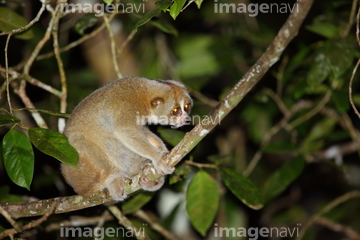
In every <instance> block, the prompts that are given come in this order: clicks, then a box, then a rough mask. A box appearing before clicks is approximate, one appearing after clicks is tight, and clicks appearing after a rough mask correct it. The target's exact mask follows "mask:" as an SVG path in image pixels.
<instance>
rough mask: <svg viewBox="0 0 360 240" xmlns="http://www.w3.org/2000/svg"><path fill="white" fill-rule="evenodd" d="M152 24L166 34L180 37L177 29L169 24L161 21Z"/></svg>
mask: <svg viewBox="0 0 360 240" xmlns="http://www.w3.org/2000/svg"><path fill="white" fill-rule="evenodd" d="M151 24H152V25H154V26H155V27H157V28H158V29H160V30H161V31H163V32H165V33H169V34H172V35H174V36H177V35H178V31H177V29H176V28H175V27H174V26H173V25H171V24H170V23H169V22H166V21H164V20H160V21H151Z"/></svg>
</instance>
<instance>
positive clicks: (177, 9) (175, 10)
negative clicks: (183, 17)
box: [170, 0, 186, 20]
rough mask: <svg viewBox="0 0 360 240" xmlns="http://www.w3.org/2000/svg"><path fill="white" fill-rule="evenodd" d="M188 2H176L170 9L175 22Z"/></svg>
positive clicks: (184, 0)
mask: <svg viewBox="0 0 360 240" xmlns="http://www.w3.org/2000/svg"><path fill="white" fill-rule="evenodd" d="M185 2H186V0H174V3H173V5H171V7H170V16H171V17H172V18H173V19H174V20H175V19H176V17H177V16H178V15H179V14H180V12H181V10H182V8H183V7H184V5H185Z"/></svg>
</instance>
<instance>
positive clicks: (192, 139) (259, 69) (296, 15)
mask: <svg viewBox="0 0 360 240" xmlns="http://www.w3.org/2000/svg"><path fill="white" fill-rule="evenodd" d="M312 3H313V0H298V1H297V2H296V5H295V7H294V11H293V12H292V13H291V14H290V16H289V17H288V19H287V21H286V22H285V24H284V25H283V26H282V28H281V29H280V30H279V32H278V34H277V36H276V37H275V39H274V40H273V41H272V43H271V44H270V45H269V47H268V48H267V49H266V51H265V52H264V54H263V55H262V56H261V57H260V59H259V60H258V61H257V62H256V63H255V64H254V65H253V66H252V67H251V68H250V69H249V70H248V72H247V73H246V74H245V75H244V76H243V77H242V78H241V79H240V81H239V82H238V83H237V84H236V85H235V86H234V87H233V89H232V90H231V91H230V92H229V93H228V94H227V96H226V97H225V98H224V99H223V100H222V101H220V103H219V104H218V105H217V106H216V107H215V108H214V109H213V110H212V111H211V112H210V113H209V115H208V119H211V121H206V119H205V120H204V121H202V122H201V123H200V124H198V125H197V126H195V127H194V128H193V129H192V130H191V131H190V132H188V133H187V134H186V135H185V137H184V139H183V140H182V141H181V142H180V143H179V144H178V145H177V146H176V147H174V148H173V149H172V150H171V152H170V153H169V155H168V157H167V161H168V163H169V165H171V166H175V165H176V164H178V163H179V162H180V160H181V159H182V158H183V157H184V156H185V155H186V154H188V153H189V152H190V151H191V150H192V149H193V148H194V147H195V146H196V145H197V144H198V143H199V142H200V141H201V140H202V139H203V138H204V137H205V136H206V135H207V134H208V133H209V132H210V131H211V130H212V129H213V128H215V126H216V125H217V124H219V123H220V122H221V121H222V120H223V119H224V118H225V116H226V115H227V114H228V113H229V112H230V111H231V110H232V109H233V108H234V107H236V106H237V105H238V104H239V102H240V101H241V100H242V99H243V98H244V97H245V96H246V94H247V93H248V92H249V91H250V90H251V89H252V88H253V87H254V86H255V85H256V84H257V83H258V82H259V81H260V79H261V78H262V77H263V76H264V75H265V73H266V72H267V71H268V70H269V69H270V67H271V66H272V65H274V64H275V63H276V62H277V61H278V60H279V59H280V56H281V54H282V53H283V52H284V50H285V49H286V47H287V46H288V45H289V43H290V42H291V40H292V39H294V38H295V37H296V36H297V34H298V32H299V29H300V27H301V25H302V23H303V21H304V19H305V17H306V15H307V14H308V12H309V10H310V8H311V5H312ZM143 175H147V177H148V178H150V176H151V175H153V176H152V177H153V178H156V177H157V176H156V175H154V173H153V172H152V171H151V169H150V168H147V171H146V172H141V173H140V174H139V175H138V176H135V177H134V178H133V179H131V180H129V181H128V182H127V183H126V186H125V189H126V192H127V194H131V193H134V192H136V191H137V190H139V189H140V187H139V186H138V184H137V183H138V179H139V177H140V176H143ZM53 202H57V207H56V209H55V212H54V213H63V212H70V211H75V210H80V209H83V208H88V207H92V206H96V205H100V204H111V203H113V200H112V199H111V197H110V196H109V194H108V192H107V191H106V190H103V191H100V192H98V193H96V194H94V195H92V196H89V197H82V196H71V197H64V198H53V199H46V200H41V201H38V202H30V203H2V204H0V206H1V207H2V208H3V209H4V210H6V211H7V212H8V213H9V214H10V215H11V216H12V217H13V218H15V219H16V218H20V217H29V216H39V215H43V214H45V213H46V212H47V211H48V209H49V208H50V206H51V204H52V203H53Z"/></svg>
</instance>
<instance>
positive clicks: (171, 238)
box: [134, 210, 180, 240]
mask: <svg viewBox="0 0 360 240" xmlns="http://www.w3.org/2000/svg"><path fill="white" fill-rule="evenodd" d="M134 215H135V216H136V217H138V218H140V219H142V220H144V221H145V222H147V223H148V224H150V227H151V228H152V229H154V230H155V231H157V232H158V233H160V234H161V235H162V236H164V237H165V238H166V239H169V240H180V239H179V238H178V237H176V236H175V235H174V234H172V233H171V232H170V231H168V230H167V229H165V228H164V227H163V226H161V225H160V224H159V223H157V222H154V221H153V220H152V219H151V218H150V216H149V215H148V214H146V212H145V211H143V210H137V211H136V212H135V213H134Z"/></svg>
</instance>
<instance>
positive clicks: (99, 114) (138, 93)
mask: <svg viewBox="0 0 360 240" xmlns="http://www.w3.org/2000/svg"><path fill="white" fill-rule="evenodd" d="M185 104H190V105H191V104H192V100H191V98H190V96H189V95H188V93H187V91H186V89H185V87H184V86H183V85H182V84H181V83H178V82H174V81H160V80H149V79H146V78H139V77H125V78H122V79H119V80H116V81H114V82H112V83H110V84H107V85H105V86H104V87H102V88H100V89H98V90H96V91H95V92H93V93H92V94H90V95H89V96H88V97H87V98H85V99H84V100H83V101H82V102H80V104H79V105H78V106H77V107H76V108H75V110H74V112H73V113H72V115H71V117H70V119H69V121H68V123H67V126H66V128H65V132H64V134H65V135H66V136H67V137H68V138H69V141H70V143H71V144H72V145H73V146H74V147H75V148H76V149H77V151H78V153H79V162H78V167H77V168H75V167H72V166H69V165H65V164H62V167H61V168H62V173H63V175H64V177H65V179H66V181H67V182H68V183H69V184H70V185H71V186H72V187H73V188H74V190H75V191H76V192H77V193H78V194H81V195H89V194H92V193H95V192H96V191H99V190H101V189H103V188H108V190H109V192H110V194H111V195H112V197H113V198H114V199H115V200H118V201H121V200H123V199H125V198H126V197H127V196H126V193H125V192H124V188H123V185H124V181H125V180H126V179H127V178H131V177H133V176H135V175H137V174H138V173H139V172H140V171H141V170H142V169H143V168H144V167H148V166H149V164H150V163H151V164H153V165H154V167H155V169H156V170H157V172H158V173H160V174H162V175H166V174H171V173H172V172H173V171H174V168H173V167H171V166H168V165H167V164H166V163H165V161H164V157H165V155H166V154H167V153H168V150H167V148H166V147H165V145H164V143H163V141H162V140H161V139H160V138H159V137H158V136H156V135H155V134H154V133H152V132H151V131H150V130H149V129H148V127H147V126H146V125H145V124H146V123H149V122H151V123H158V122H157V121H158V120H159V117H166V116H167V117H168V119H170V120H169V121H165V122H161V123H165V124H170V125H174V126H175V127H179V126H181V125H183V124H185V121H186V119H187V118H188V112H189V111H188V112H186V111H184V109H182V114H181V115H180V116H176V118H175V119H171V118H170V117H174V116H172V115H171V112H172V109H174V108H179V106H181V105H185ZM141 117H144V118H145V119H147V121H145V122H142V123H141V124H139V121H137V120H139V118H141ZM163 183H164V179H163V178H161V179H159V180H156V181H150V180H148V179H140V183H139V184H140V186H142V187H143V188H144V189H145V190H148V191H156V190H158V189H159V188H160V187H161V186H162V185H163Z"/></svg>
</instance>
